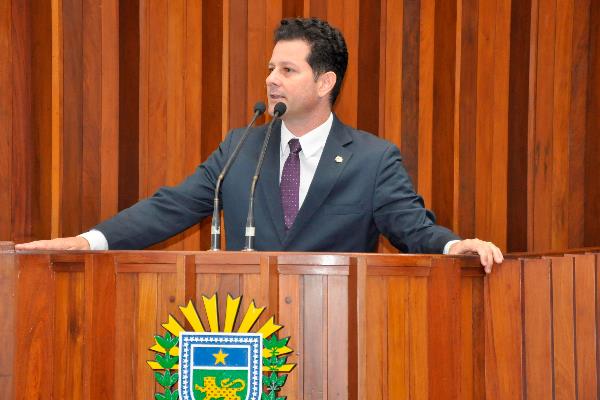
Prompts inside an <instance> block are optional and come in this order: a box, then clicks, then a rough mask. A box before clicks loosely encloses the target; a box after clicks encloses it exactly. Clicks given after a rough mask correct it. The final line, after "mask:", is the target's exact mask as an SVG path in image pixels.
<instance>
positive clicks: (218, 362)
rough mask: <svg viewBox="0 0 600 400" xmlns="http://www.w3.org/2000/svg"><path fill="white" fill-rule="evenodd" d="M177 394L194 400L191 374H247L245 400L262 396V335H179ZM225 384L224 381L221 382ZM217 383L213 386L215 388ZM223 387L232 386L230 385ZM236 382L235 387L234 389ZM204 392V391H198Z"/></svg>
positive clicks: (196, 333) (195, 333) (255, 399)
mask: <svg viewBox="0 0 600 400" xmlns="http://www.w3.org/2000/svg"><path fill="white" fill-rule="evenodd" d="M179 349H180V359H179V361H180V364H179V394H180V395H181V399H182V400H194V387H193V385H194V379H193V374H194V371H204V373H206V372H207V371H208V372H210V371H219V372H223V371H225V372H226V371H238V374H239V373H240V372H242V373H243V371H247V375H246V374H244V375H246V376H247V377H248V379H247V386H246V383H244V384H243V387H244V388H246V390H245V391H246V393H247V395H246V396H245V399H246V400H259V399H260V396H261V393H262V334H260V333H209V332H181V333H180V336H179ZM222 382H226V381H222ZM219 384H220V383H219V382H216V383H214V385H215V386H214V387H217V389H218V390H220V389H219V386H218V385H219ZM227 384H229V385H232V383H231V382H227ZM240 386H241V384H240V383H238V384H237V385H236V387H237V388H239V387H240ZM202 390H203V391H204V390H205V389H204V388H203V389H202Z"/></svg>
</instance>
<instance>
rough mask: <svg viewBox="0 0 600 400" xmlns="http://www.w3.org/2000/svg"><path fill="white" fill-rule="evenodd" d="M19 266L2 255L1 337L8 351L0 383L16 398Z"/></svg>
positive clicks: (2, 356)
mask: <svg viewBox="0 0 600 400" xmlns="http://www.w3.org/2000/svg"><path fill="white" fill-rule="evenodd" d="M16 293H17V265H16V259H15V256H14V254H6V253H3V254H0V296H2V298H3V299H5V300H4V304H3V306H2V307H0V320H1V321H4V323H3V324H2V325H0V335H1V336H2V337H3V338H5V341H6V351H4V352H2V353H0V382H1V383H2V384H3V385H4V387H5V388H6V396H7V397H8V398H13V396H14V393H15V392H14V390H15V387H14V380H15V376H14V370H13V363H14V357H15V341H16V332H17V331H16V317H17V316H16V313H15V310H16V305H17V298H16Z"/></svg>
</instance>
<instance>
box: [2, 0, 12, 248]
mask: <svg viewBox="0 0 600 400" xmlns="http://www.w3.org/2000/svg"><path fill="white" fill-rule="evenodd" d="M12 28H13V23H12V2H11V1H3V2H2V3H1V4H0V54H2V55H3V56H2V57H0V90H2V93H9V94H10V95H8V96H2V97H1V98H0V127H1V129H0V171H3V172H2V173H0V185H1V187H3V188H6V189H5V190H2V191H0V204H3V205H4V207H2V209H0V237H1V238H2V239H6V240H7V239H9V238H12V237H13V227H12V214H13V202H12V176H13V173H12V171H13V169H12V152H13V146H12V142H13V122H12V120H13V98H12V97H13V96H12V94H13V69H12V64H13V61H12V56H13V36H12Z"/></svg>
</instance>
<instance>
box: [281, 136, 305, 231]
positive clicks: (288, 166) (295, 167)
mask: <svg viewBox="0 0 600 400" xmlns="http://www.w3.org/2000/svg"><path fill="white" fill-rule="evenodd" d="M288 144H289V146H290V155H289V156H288V158H287V160H285V164H283V171H281V183H280V184H279V191H280V192H281V205H282V206H283V219H284V222H285V228H286V229H290V228H291V226H292V225H293V224H294V220H295V219H296V215H297V214H298V208H299V207H298V198H299V192H300V157H299V156H298V153H300V150H302V147H300V140H298V139H290V141H289V143H288Z"/></svg>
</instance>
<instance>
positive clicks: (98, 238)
mask: <svg viewBox="0 0 600 400" xmlns="http://www.w3.org/2000/svg"><path fill="white" fill-rule="evenodd" d="M77 236H80V237H82V238H84V239H85V240H87V241H88V243H89V244H90V250H108V241H107V240H106V236H104V234H103V233H102V232H100V231H99V230H97V229H92V230H91V231H88V232H85V233H82V234H81V235H77Z"/></svg>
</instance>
